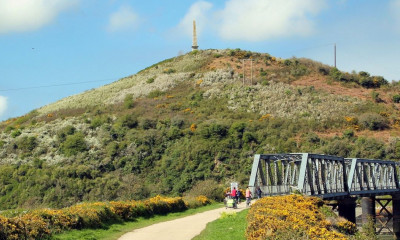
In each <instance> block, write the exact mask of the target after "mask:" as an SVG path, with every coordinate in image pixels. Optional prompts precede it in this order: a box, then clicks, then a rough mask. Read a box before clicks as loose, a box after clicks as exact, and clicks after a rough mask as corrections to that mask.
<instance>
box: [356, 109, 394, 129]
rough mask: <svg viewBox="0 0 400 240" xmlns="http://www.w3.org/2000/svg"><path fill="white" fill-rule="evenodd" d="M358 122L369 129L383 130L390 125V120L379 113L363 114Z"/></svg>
mask: <svg viewBox="0 0 400 240" xmlns="http://www.w3.org/2000/svg"><path fill="white" fill-rule="evenodd" d="M358 122H359V123H360V125H361V126H362V127H363V128H365V129H369V130H383V129H386V128H388V127H389V122H388V120H387V119H386V118H384V117H382V116H381V115H379V114H377V113H365V114H362V115H361V116H360V117H359V119H358Z"/></svg>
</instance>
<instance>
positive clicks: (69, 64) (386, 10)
mask: <svg viewBox="0 0 400 240" xmlns="http://www.w3.org/2000/svg"><path fill="white" fill-rule="evenodd" d="M193 19H196V22H197V28H198V43H199V46H200V49H210V48H212V49H226V48H241V49H244V50H251V51H256V52H263V53H270V54H271V55H273V56H277V57H281V58H290V57H293V56H295V57H307V58H311V59H314V60H316V61H320V62H323V63H325V64H329V65H333V43H336V44H337V66H338V68H339V69H340V70H343V71H348V72H350V71H352V70H355V71H367V72H370V73H371V74H374V75H381V76H384V77H385V78H386V79H387V80H389V81H391V80H396V81H398V80H400V58H399V56H400V41H399V40H400V0H381V1H376V0H246V1H243V0H219V1H212V0H209V1H178V0H169V1H155V0H147V1H136V0H132V1H128V0H103V1H95V0H0V120H6V119H8V118H11V117H17V116H21V115H24V114H26V113H28V112H30V111H31V110H33V109H36V108H39V107H41V106H44V105H46V104H49V103H52V102H54V101H57V100H59V99H61V98H64V97H67V96H70V95H73V94H78V93H81V92H83V91H85V90H89V89H92V88H96V87H99V86H102V85H104V84H108V83H111V82H113V81H115V80H117V79H119V78H122V77H125V76H128V75H131V74H135V73H136V72H138V71H140V70H141V69H143V68H145V67H148V66H150V65H152V64H154V63H156V62H159V61H161V60H164V59H167V58H171V57H174V56H177V55H179V54H181V53H186V52H188V51H190V47H191V44H192V42H191V27H192V21H193Z"/></svg>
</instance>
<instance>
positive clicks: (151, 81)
mask: <svg viewBox="0 0 400 240" xmlns="http://www.w3.org/2000/svg"><path fill="white" fill-rule="evenodd" d="M153 82H154V78H149V79H147V80H146V83H153Z"/></svg>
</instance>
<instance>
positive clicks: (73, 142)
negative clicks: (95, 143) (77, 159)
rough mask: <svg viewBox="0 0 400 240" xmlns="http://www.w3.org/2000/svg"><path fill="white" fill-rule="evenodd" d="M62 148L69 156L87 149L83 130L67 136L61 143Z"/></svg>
mask: <svg viewBox="0 0 400 240" xmlns="http://www.w3.org/2000/svg"><path fill="white" fill-rule="evenodd" d="M61 149H62V152H63V153H64V154H65V155H66V156H67V157H69V156H72V155H76V154H78V153H80V152H83V151H86V149H87V146H86V142H85V136H84V135H83V133H81V132H77V133H75V134H73V135H69V136H67V138H66V140H65V142H64V143H63V144H62V145H61Z"/></svg>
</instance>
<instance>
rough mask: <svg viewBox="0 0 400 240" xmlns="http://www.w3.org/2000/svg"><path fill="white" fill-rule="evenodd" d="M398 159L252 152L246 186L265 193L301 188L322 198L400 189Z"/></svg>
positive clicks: (285, 191)
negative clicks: (252, 159) (253, 155)
mask: <svg viewBox="0 0 400 240" xmlns="http://www.w3.org/2000/svg"><path fill="white" fill-rule="evenodd" d="M399 174H400V163H399V162H393V161H382V160H370V159H359V158H353V159H347V158H346V159H345V158H342V157H337V156H330V155H322V154H309V153H290V154H266V155H255V157H254V162H253V167H252V172H251V176H250V181H249V186H251V187H252V188H253V192H254V189H255V188H256V187H260V188H261V190H262V191H263V193H264V195H282V194H288V193H291V192H295V191H298V192H301V193H304V194H307V195H313V196H320V197H322V198H337V197H340V196H346V195H369V194H375V195H383V194H390V193H393V192H400V187H399V185H400V182H399V177H398V176H399Z"/></svg>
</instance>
